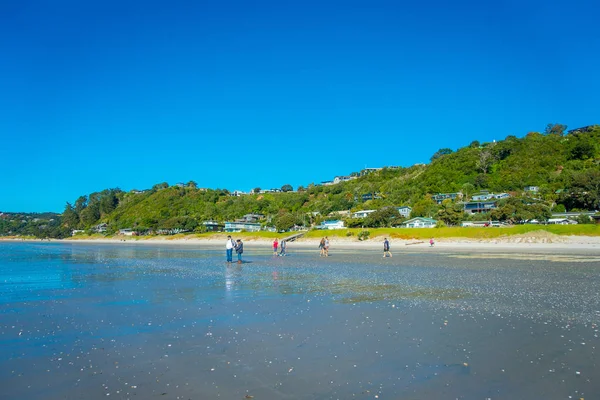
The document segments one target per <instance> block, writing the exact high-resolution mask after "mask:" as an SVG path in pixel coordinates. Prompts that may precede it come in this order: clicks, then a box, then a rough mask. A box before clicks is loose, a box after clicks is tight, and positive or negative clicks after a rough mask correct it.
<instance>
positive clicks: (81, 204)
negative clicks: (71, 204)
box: [74, 196, 88, 215]
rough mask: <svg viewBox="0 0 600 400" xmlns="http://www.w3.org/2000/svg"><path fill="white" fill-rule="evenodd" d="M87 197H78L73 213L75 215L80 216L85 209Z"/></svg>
mask: <svg viewBox="0 0 600 400" xmlns="http://www.w3.org/2000/svg"><path fill="white" fill-rule="evenodd" d="M87 201H88V198H87V196H79V197H78V198H77V200H75V209H74V210H75V212H76V213H77V215H79V214H81V212H82V211H83V209H84V208H86V207H87Z"/></svg>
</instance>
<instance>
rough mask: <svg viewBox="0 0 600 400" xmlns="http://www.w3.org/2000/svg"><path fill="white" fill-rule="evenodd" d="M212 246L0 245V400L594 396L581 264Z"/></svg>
mask: <svg viewBox="0 0 600 400" xmlns="http://www.w3.org/2000/svg"><path fill="white" fill-rule="evenodd" d="M221 247H222V246H219V247H217V246H212V247H211V246H199V247H196V246H193V245H185V246H177V245H165V244H145V245H138V244H131V243H123V244H111V243H95V244H89V243H0V314H1V320H0V344H1V346H0V388H1V389H0V398H2V399H4V398H6V399H15V398H27V399H100V398H103V399H104V398H107V397H108V398H117V399H131V398H139V399H147V398H167V399H212V398H224V399H245V398H246V399H247V398H254V399H256V400H261V399H284V398H289V399H351V398H361V399H372V398H378V399H456V398H459V399H488V398H489V399H526V398H527V399H529V398H531V399H569V398H572V399H580V398H585V399H593V398H598V396H600V381H598V380H597V379H595V377H596V376H597V375H598V374H599V373H600V367H599V366H598V361H599V360H598V356H597V346H598V344H599V342H598V334H599V332H598V329H599V328H598V323H599V322H600V296H599V294H598V287H600V274H599V272H600V256H599V254H598V253H597V252H596V251H590V249H587V250H578V249H577V248H574V249H570V250H568V249H563V250H561V251H556V252H551V251H546V250H544V249H542V250H539V249H520V250H516V251H515V250H512V249H508V250H507V249H500V250H498V251H488V250H486V249H479V250H477V251H470V250H468V249H461V250H460V251H452V250H450V249H447V248H434V249H427V250H425V249H420V250H415V249H414V248H410V247H411V246H406V248H404V247H399V246H398V247H396V248H394V247H392V252H393V254H394V257H393V258H391V259H390V258H385V259H384V258H382V257H381V251H380V250H379V249H376V248H375V247H373V248H361V249H352V248H348V249H340V248H338V249H335V248H332V251H331V257H328V258H321V257H319V255H318V250H317V249H316V247H315V249H312V248H310V247H309V246H298V247H297V248H294V247H293V246H290V248H289V249H288V251H289V253H290V255H289V256H288V257H275V256H273V255H272V254H271V252H270V251H269V249H268V247H266V246H256V247H253V246H252V245H251V244H247V245H246V248H245V249H246V252H245V253H244V258H245V262H244V263H243V264H241V265H238V264H229V265H228V264H226V263H225V262H224V260H225V254H224V251H223V250H221ZM408 248H410V249H408Z"/></svg>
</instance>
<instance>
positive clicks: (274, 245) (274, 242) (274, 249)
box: [273, 239, 279, 256]
mask: <svg viewBox="0 0 600 400" xmlns="http://www.w3.org/2000/svg"><path fill="white" fill-rule="evenodd" d="M278 247H279V242H278V241H277V239H275V241H273V255H275V256H276V255H277V248H278Z"/></svg>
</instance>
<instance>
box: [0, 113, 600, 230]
mask: <svg viewBox="0 0 600 400" xmlns="http://www.w3.org/2000/svg"><path fill="white" fill-rule="evenodd" d="M565 130H566V127H565V126H563V125H560V124H550V125H548V127H547V128H546V130H545V132H544V133H537V132H531V133H528V134H527V135H525V136H524V137H523V138H517V137H516V136H508V137H506V138H505V139H504V140H501V141H498V142H493V143H480V142H478V141H473V142H471V143H470V145H469V146H466V147H463V148H460V149H458V150H456V151H453V150H451V149H447V148H444V149H440V150H439V151H438V152H436V153H435V154H434V155H433V156H432V158H431V163H430V164H428V165H425V164H417V165H413V166H411V167H406V168H401V167H395V168H383V169H381V170H379V171H375V172H368V171H364V172H363V173H358V172H353V173H352V174H350V175H351V176H354V177H357V179H353V180H350V181H347V182H342V183H338V184H335V185H330V186H321V185H315V184H309V185H306V186H300V187H298V190H297V191H293V190H292V189H293V188H292V187H291V185H289V184H284V185H283V186H282V189H283V190H282V193H264V194H260V193H258V192H260V189H259V188H256V189H255V190H254V191H253V192H254V193H252V194H246V195H242V196H232V195H231V194H230V192H229V191H227V190H224V189H214V190H213V189H202V188H199V187H198V184H196V182H194V181H190V182H188V184H187V185H185V186H183V185H179V186H174V187H169V185H168V184H167V183H161V184H157V185H155V186H154V187H153V188H152V189H150V190H146V191H131V192H127V193H126V192H123V191H121V190H119V189H107V190H104V191H102V192H98V193H92V194H90V195H89V196H81V197H80V198H78V199H77V200H76V201H75V203H74V204H73V205H72V204H70V203H67V205H66V207H65V210H64V213H63V215H62V224H61V226H62V227H64V228H65V229H66V228H68V229H84V230H87V231H91V230H92V228H93V227H94V226H96V225H97V224H99V223H106V224H107V227H108V231H107V233H109V234H110V233H114V232H116V231H117V230H118V229H122V228H134V229H136V230H158V229H180V230H186V231H196V232H201V231H202V229H203V225H202V222H204V221H209V220H212V221H218V222H224V221H232V220H235V219H236V218H240V217H242V216H243V215H245V214H250V213H252V214H262V215H264V216H265V217H266V218H265V220H264V221H263V223H266V224H268V225H270V226H274V227H276V228H277V229H278V230H286V229H289V228H291V227H292V226H294V225H303V226H310V225H311V224H315V223H319V222H320V221H321V220H323V219H326V218H328V217H327V216H328V215H331V216H332V217H335V213H336V212H339V211H347V210H351V211H357V210H366V209H372V210H377V212H376V213H372V214H371V215H370V216H369V217H368V218H366V219H364V220H363V219H361V220H353V219H349V218H348V217H347V216H344V219H346V223H347V225H348V226H350V227H391V226H397V225H398V223H399V222H400V218H399V217H398V215H396V214H394V209H393V208H391V206H395V207H397V206H404V205H409V206H411V207H412V208H413V210H412V215H411V216H412V217H414V216H425V217H433V218H436V219H439V220H440V221H442V222H443V223H444V224H446V225H449V226H452V225H456V224H457V223H459V222H460V221H461V220H464V219H468V218H472V219H498V220H502V221H508V222H519V221H521V220H524V219H533V218H535V219H538V220H542V221H543V220H545V219H547V218H548V217H549V216H550V215H551V214H550V210H553V211H555V212H558V211H579V210H598V209H600V126H594V127H589V128H586V129H578V130H575V131H571V132H569V133H565ZM341 172H343V171H340V173H341ZM182 186H183V187H182ZM526 186H537V187H539V191H538V192H537V193H536V192H533V193H528V192H525V191H524V188H525V187H526ZM481 190H487V191H489V192H494V193H501V192H508V193H509V194H510V195H511V196H512V197H511V198H510V199H507V200H502V201H500V202H499V203H498V206H499V208H498V209H497V210H495V211H494V212H493V213H491V214H489V215H480V214H476V215H473V216H468V215H465V214H464V213H463V211H462V206H461V205H459V204H457V203H456V202H454V201H449V200H448V201H445V202H444V203H443V204H437V203H436V202H435V201H433V200H432V195H435V194H437V193H456V192H462V194H463V199H462V200H469V199H470V198H471V197H472V196H473V195H475V194H476V193H478V192H479V191H481ZM365 194H369V195H370V197H372V198H373V199H372V200H366V201H364V200H363V195H365ZM332 213H333V214H332ZM332 217H329V218H332ZM55 220H56V219H55ZM583 220H585V219H582V221H583ZM8 231H11V232H17V230H16V229H15V228H14V227H12V226H11V227H7V225H6V224H4V225H2V226H0V232H1V233H3V234H6V232H8ZM27 232H30V234H31V229H29V228H28V230H27ZM61 234H62V233H61Z"/></svg>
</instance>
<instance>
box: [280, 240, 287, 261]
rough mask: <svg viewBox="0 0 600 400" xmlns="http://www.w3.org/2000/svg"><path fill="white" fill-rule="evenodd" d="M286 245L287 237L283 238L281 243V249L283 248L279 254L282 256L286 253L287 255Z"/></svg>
mask: <svg viewBox="0 0 600 400" xmlns="http://www.w3.org/2000/svg"><path fill="white" fill-rule="evenodd" d="M286 246H287V243H286V242H285V239H283V240H282V241H281V243H279V249H280V250H281V251H280V252H279V255H280V256H281V257H283V256H285V255H286V254H285V247H286Z"/></svg>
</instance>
